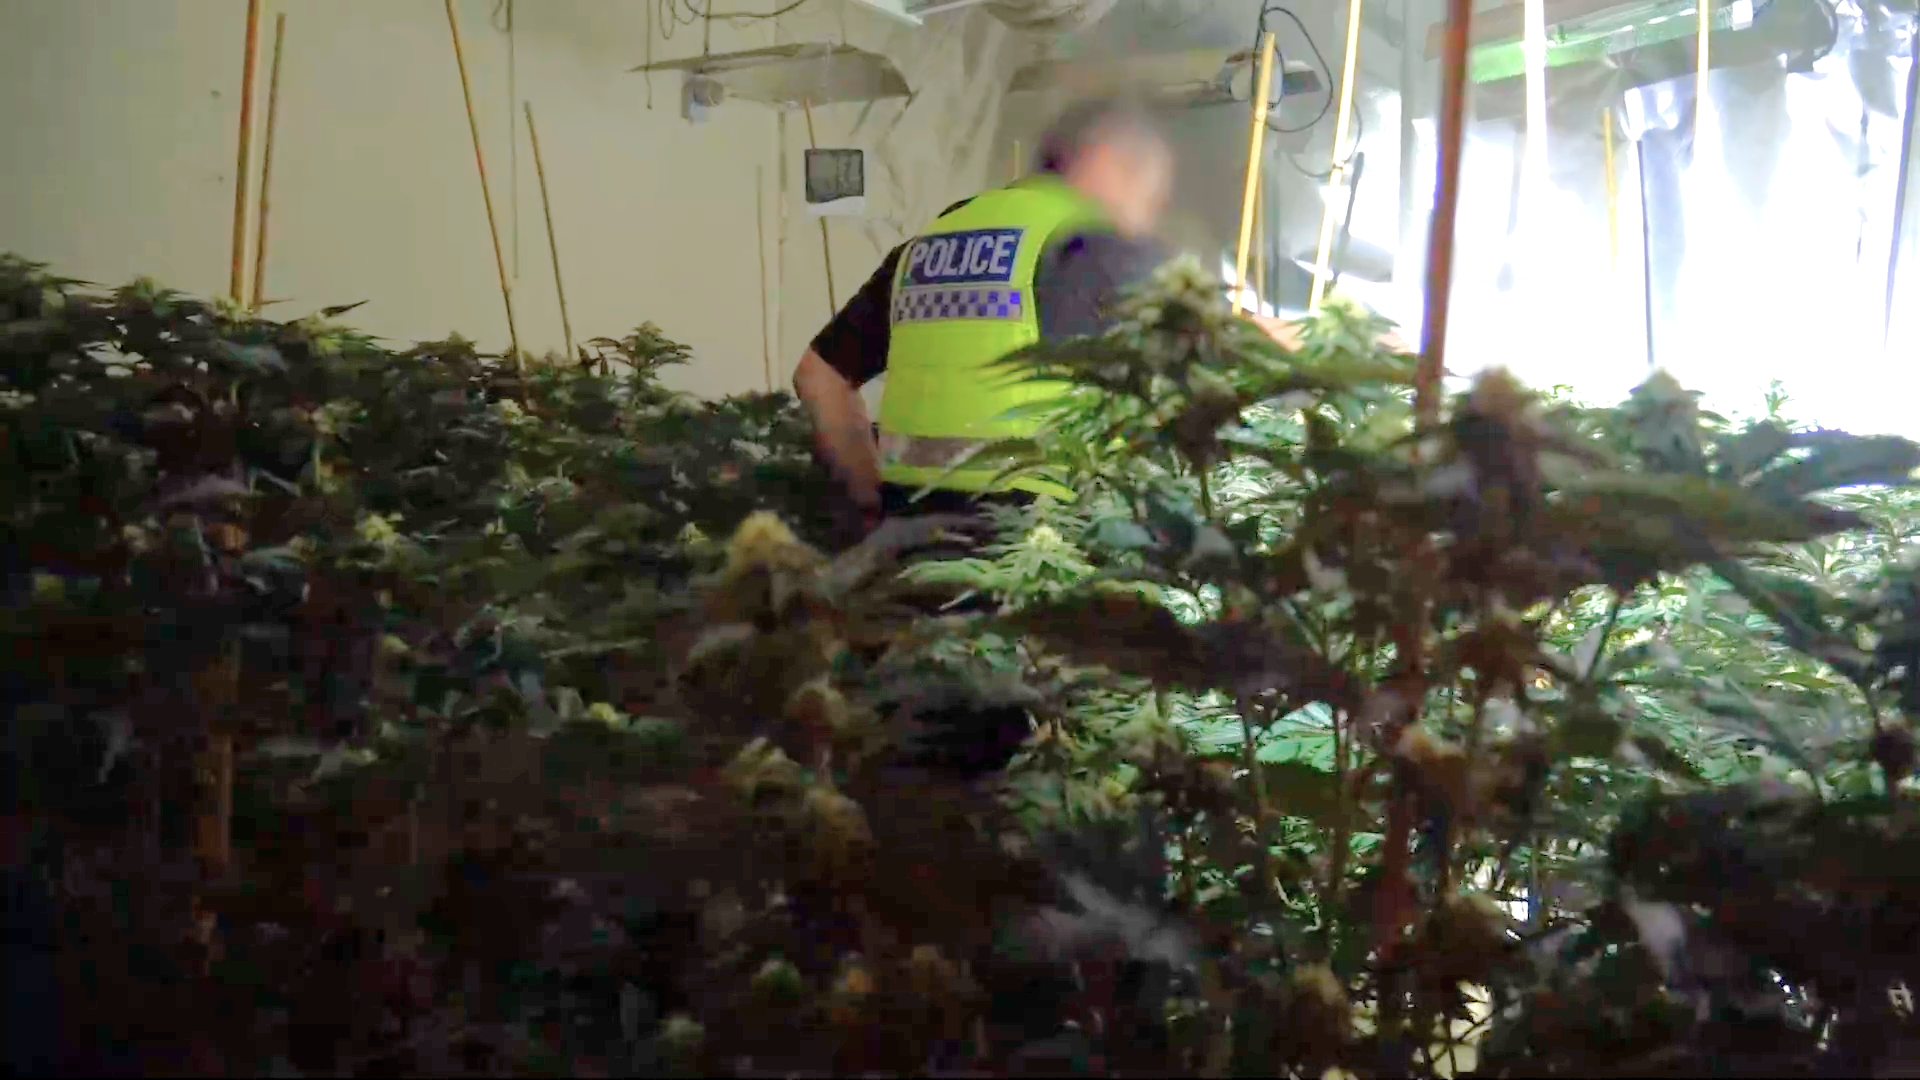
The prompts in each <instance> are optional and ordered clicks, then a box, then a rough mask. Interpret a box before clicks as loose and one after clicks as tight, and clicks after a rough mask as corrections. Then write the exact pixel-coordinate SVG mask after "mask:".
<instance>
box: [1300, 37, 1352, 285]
mask: <svg viewBox="0 0 1920 1080" xmlns="http://www.w3.org/2000/svg"><path fill="white" fill-rule="evenodd" d="M1359 74H1360V0H1352V2H1351V3H1349V4H1348V5H1347V52H1346V59H1345V62H1344V63H1343V64H1342V65H1341V69H1340V115H1339V116H1337V117H1336V118H1335V119H1334V121H1333V150H1332V151H1331V153H1332V157H1331V158H1330V159H1329V161H1328V169H1327V188H1326V190H1327V198H1326V200H1325V203H1326V205H1325V206H1323V207H1322V208H1321V210H1320V243H1319V245H1318V246H1317V247H1316V248H1315V250H1314V256H1313V290H1312V294H1311V295H1310V296H1309V297H1308V298H1307V310H1308V311H1318V310H1320V301H1322V300H1324V299H1326V296H1327V282H1328V280H1329V279H1331V278H1332V277H1333V267H1332V265H1330V260H1331V259H1332V258H1333V228H1334V222H1335V221H1336V220H1337V219H1336V218H1335V217H1334V214H1335V210H1336V208H1335V207H1334V204H1333V193H1334V192H1336V191H1339V190H1342V189H1343V188H1345V187H1346V182H1347V163H1346V154H1347V135H1348V132H1349V131H1350V130H1351V125H1352V123H1353V87H1354V84H1355V83H1356V82H1358V81H1359ZM1352 197H1353V193H1352V192H1348V193H1347V198H1349V199H1351V198H1352Z"/></svg>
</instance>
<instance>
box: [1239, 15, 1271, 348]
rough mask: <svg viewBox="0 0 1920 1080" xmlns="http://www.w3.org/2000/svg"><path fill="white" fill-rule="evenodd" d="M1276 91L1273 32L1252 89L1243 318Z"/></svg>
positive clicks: (1243, 200)
mask: <svg viewBox="0 0 1920 1080" xmlns="http://www.w3.org/2000/svg"><path fill="white" fill-rule="evenodd" d="M1272 90H1273V31H1271V30H1269V31H1267V32H1266V33H1263V34H1261V35H1260V66H1259V68H1258V69H1257V71H1256V75H1255V79H1254V89H1253V102H1252V105H1253V108H1252V110H1251V111H1252V113H1253V124H1252V128H1251V130H1250V131H1249V132H1248V133H1247V184H1246V189H1245V191H1244V192H1243V193H1242V195H1241V197H1240V243H1239V246H1238V248H1237V250H1236V251H1235V253H1234V260H1233V313H1234V314H1235V315H1238V314H1240V301H1241V298H1242V297H1243V296H1244V295H1245V289H1244V288H1243V284H1242V283H1243V282H1245V281H1246V280H1247V256H1248V254H1249V250H1248V249H1249V248H1250V247H1251V246H1252V245H1253V209H1254V204H1255V201H1256V199H1257V198H1258V196H1259V194H1260V159H1261V152H1262V150H1263V149H1264V148H1265V146H1266V134H1267V97H1268V94H1269V93H1271V92H1272Z"/></svg>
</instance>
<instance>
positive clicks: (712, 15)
mask: <svg viewBox="0 0 1920 1080" xmlns="http://www.w3.org/2000/svg"><path fill="white" fill-rule="evenodd" d="M811 2H812V0H788V2H787V3H786V4H783V5H781V6H780V7H777V8H774V9H773V10H772V11H715V10H713V9H712V8H711V7H709V6H705V5H701V4H696V3H695V2H694V0H655V5H656V6H657V8H658V10H659V12H660V15H661V24H660V40H662V41H672V40H673V34H674V31H676V30H679V29H680V28H681V27H686V26H695V25H698V24H700V23H703V22H706V23H710V22H712V21H713V20H715V19H720V20H723V21H725V22H730V23H734V22H758V21H761V20H765V19H777V18H779V17H781V16H782V15H785V14H787V13H788V12H791V11H796V10H798V9H799V8H801V7H803V6H805V5H806V4H808V3H811Z"/></svg>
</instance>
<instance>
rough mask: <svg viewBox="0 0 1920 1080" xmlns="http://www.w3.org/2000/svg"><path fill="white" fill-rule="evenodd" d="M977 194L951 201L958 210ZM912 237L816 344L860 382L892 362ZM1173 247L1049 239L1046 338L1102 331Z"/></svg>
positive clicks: (1044, 268)
mask: <svg viewBox="0 0 1920 1080" xmlns="http://www.w3.org/2000/svg"><path fill="white" fill-rule="evenodd" d="M972 201H973V200H971V199H963V200H961V201H960V202H957V203H955V204H953V205H952V206H949V207H948V208H947V209H946V211H945V212H944V213H943V214H941V216H942V217H945V216H946V215H947V214H951V213H953V212H954V211H955V210H958V209H960V208H961V207H962V206H965V205H967V203H969V202H972ZM905 250H906V245H905V244H902V245H901V246H899V247H897V248H894V249H893V250H892V251H889V252H887V257H886V258H885V259H882V260H881V261H880V269H878V270H875V271H874V272H873V276H872V277H870V278H868V279H867V282H866V284H864V285H862V286H860V291H859V292H857V293H855V294H854V295H853V298H852V299H850V300H848V301H847V304H846V306H845V307H843V308H841V309H840V313H839V314H837V315H835V316H834V317H833V321H832V322H830V323H828V324H827V325H826V328H825V329H823V330H821V331H820V333H819V334H817V335H815V336H814V339H813V351H814V352H815V353H816V354H818V355H819V357H820V358H821V359H822V360H825V361H826V362H827V364H828V366H830V367H832V368H833V369H834V370H835V371H838V372H839V373H840V374H841V375H843V376H845V377H846V379H847V381H849V382H851V383H853V384H854V385H855V386H861V385H864V384H866V383H868V382H870V381H872V380H873V379H874V378H875V377H876V376H878V375H879V374H880V373H881V372H884V371H885V370H887V339H888V335H889V333H890V332H891V330H892V319H891V312H892V310H893V279H894V276H895V272H896V271H897V270H898V268H899V266H900V254H901V252H903V251H905ZM1167 254H1168V253H1167V252H1166V251H1165V250H1164V249H1163V248H1161V247H1160V246H1159V245H1158V244H1155V243H1153V242H1151V241H1145V240H1127V239H1123V238H1121V237H1118V236H1113V235H1110V234H1104V233H1074V234H1068V235H1065V236H1061V237H1056V238H1053V239H1051V240H1049V241H1048V243H1047V248H1046V250H1045V251H1043V252H1041V253H1040V264H1039V266H1037V267H1036V268H1035V270H1034V280H1033V292H1034V300H1035V302H1037V303H1038V304H1039V305H1040V311H1039V315H1040V338H1041V340H1043V341H1053V340H1058V339H1060V338H1067V337H1078V336H1080V335H1083V334H1097V333H1099V332H1100V331H1101V330H1103V329H1105V328H1106V326H1107V324H1108V322H1109V320H1110V315H1109V310H1110V309H1111V307H1112V305H1113V301H1114V300H1115V299H1116V298H1117V297H1118V295H1119V293H1120V292H1121V291H1122V290H1124V289H1126V288H1127V287H1128V286H1131V285H1134V284H1136V283H1138V282H1140V281H1142V280H1144V279H1145V278H1146V277H1147V275H1149V274H1151V273H1153V270H1154V268H1155V267H1157V266H1159V265H1160V264H1161V263H1162V262H1164V261H1166V258H1167Z"/></svg>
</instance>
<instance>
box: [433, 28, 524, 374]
mask: <svg viewBox="0 0 1920 1080" xmlns="http://www.w3.org/2000/svg"><path fill="white" fill-rule="evenodd" d="M446 4H447V29H448V30H449V31H451V32H452V33H453V62H454V64H455V65H456V66H458V67H459V69H460V96H461V97H462V98H463V99H465V101H466V103H467V128H468V130H469V131H471V132H472V134H473V164H474V167H475V168H476V169H478V170H479V171H480V198H481V201H483V202H484V203H486V206H487V236H488V238H489V239H491V240H492V241H493V265H494V268H495V269H497V270H498V271H499V272H500V299H501V300H502V301H503V302H504V303H505V304H506V307H507V340H508V342H509V343H511V345H512V347H513V366H514V369H515V370H516V371H523V372H524V371H525V370H526V362H525V360H524V359H522V357H521V355H520V328H519V326H517V325H516V324H515V322H514V318H513V283H512V282H511V281H509V280H508V278H507V259H506V255H505V254H503V253H502V252H501V250H500V226H499V224H498V223H497V222H496V220H495V218H494V216H493V192H492V191H490V190H489V189H488V188H487V159H486V155H485V154H484V153H482V152H481V149H480V121H479V119H478V118H477V117H475V116H474V113H473V85H472V83H471V82H470V81H469V80H468V79H467V54H466V50H464V49H462V48H461V47H460V19H459V17H458V16H456V15H455V14H454V11H453V0H446Z"/></svg>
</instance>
